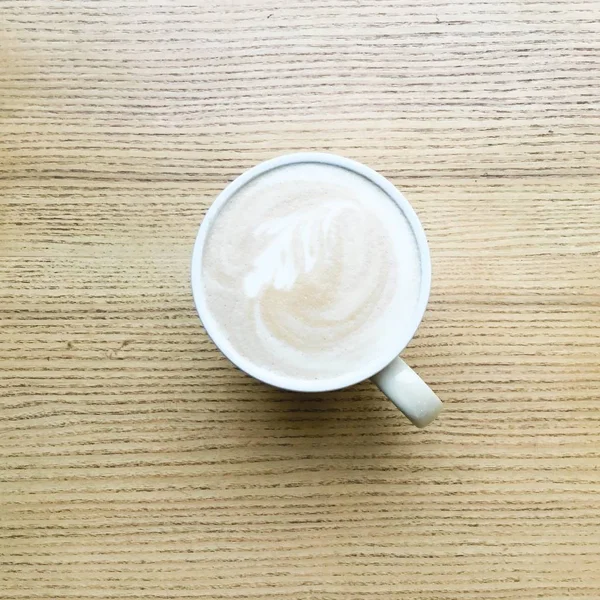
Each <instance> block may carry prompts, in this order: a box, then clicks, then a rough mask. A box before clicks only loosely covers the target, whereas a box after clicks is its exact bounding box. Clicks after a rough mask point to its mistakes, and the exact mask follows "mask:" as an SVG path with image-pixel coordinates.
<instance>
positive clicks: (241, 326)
mask: <svg viewBox="0 0 600 600" xmlns="http://www.w3.org/2000/svg"><path fill="white" fill-rule="evenodd" d="M420 272H421V268H420V262H419V252H418V247H417V244H416V240H415V237H414V234H413V232H412V230H411V228H410V225H409V223H408V221H407V219H406V218H405V216H404V214H403V213H402V211H401V210H400V208H399V207H398V206H397V205H396V204H395V202H394V201H393V200H391V199H390V198H389V196H388V195H387V194H386V193H385V192H384V191H383V190H382V189H381V188H379V187H378V186H377V185H375V184H374V183H372V182H371V181H369V180H368V179H366V178H364V177H362V176H361V175H358V174H356V173H354V172H352V171H349V170H347V169H344V168H341V167H336V166H331V165H325V164H319V163H307V164H295V165H288V166H283V167H279V168H276V169H273V170H271V171H268V172H266V173H264V174H263V175H260V176H258V177H257V178H255V179H254V180H252V181H251V182H250V183H248V184H246V185H245V186H244V187H242V188H241V189H240V190H239V191H238V192H237V193H236V194H235V195H234V196H233V197H232V198H230V199H229V201H228V202H227V203H226V204H225V206H224V207H223V208H222V210H221V212H220V214H219V215H218V216H217V218H216V219H215V220H214V222H213V225H212V227H211V229H210V230H209V232H208V235H207V239H206V244H205V247H204V253H203V261H202V285H203V286H204V293H205V297H206V305H207V308H208V310H209V311H210V313H211V315H212V317H213V318H214V320H215V322H216V323H217V324H218V327H219V328H220V334H221V335H223V336H224V337H226V338H227V339H228V340H229V342H230V344H231V346H232V348H233V349H234V350H235V351H236V352H237V353H239V354H240V355H241V356H243V357H244V358H245V359H247V360H249V361H250V362H252V363H253V364H255V365H256V366H258V367H259V368H262V369H265V370H267V371H269V372H272V373H277V374H278V375H280V376H283V377H289V378H294V379H301V380H302V379H305V380H306V379H308V380H314V379H321V378H334V377H337V376H341V375H344V374H347V373H349V372H352V371H353V370H356V369H357V368H364V367H366V366H367V364H368V363H369V362H370V361H373V362H375V361H377V360H378V357H380V356H381V353H382V352H384V353H385V352H389V349H390V348H396V347H397V340H398V336H400V335H402V333H403V329H404V328H405V327H409V326H411V323H412V322H413V319H412V316H413V313H414V311H415V310H416V307H417V303H418V297H419V290H420Z"/></svg>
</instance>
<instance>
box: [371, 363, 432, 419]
mask: <svg viewBox="0 0 600 600" xmlns="http://www.w3.org/2000/svg"><path fill="white" fill-rule="evenodd" d="M371 379H372V380H373V382H374V383H375V385H376V386H377V387H378V388H379V389H380V390H381V391H382V392H383V393H384V394H385V395H386V396H387V397H388V398H389V399H390V400H391V401H392V402H393V403H394V404H395V405H396V406H397V407H398V408H399V409H400V410H401V411H402V412H403V413H404V414H405V415H406V416H407V417H408V419H409V420H410V421H411V422H412V423H413V424H415V425H416V426H417V427H421V428H422V427H426V426H427V425H429V423H431V421H433V420H434V419H435V418H436V417H437V416H438V415H439V414H440V411H441V410H442V401H441V400H440V399H439V398H438V397H437V396H436V395H435V394H434V393H433V390H432V389H431V388H430V387H429V386H428V385H427V384H426V383H425V382H424V381H423V380H422V379H421V378H420V377H419V376H418V375H417V374H416V373H415V372H414V371H413V370H412V369H411V368H410V367H409V366H408V365H407V364H406V363H405V362H404V361H403V360H402V359H401V358H395V359H394V360H393V361H392V362H391V363H390V364H389V365H388V366H387V367H385V368H384V369H383V370H381V371H379V373H376V374H375V375H373V377H372V378H371Z"/></svg>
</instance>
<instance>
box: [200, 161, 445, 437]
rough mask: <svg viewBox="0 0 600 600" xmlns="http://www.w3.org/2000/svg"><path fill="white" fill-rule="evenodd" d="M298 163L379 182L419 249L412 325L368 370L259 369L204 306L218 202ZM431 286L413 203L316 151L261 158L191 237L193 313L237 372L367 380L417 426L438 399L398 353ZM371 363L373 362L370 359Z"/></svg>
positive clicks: (333, 381)
mask: <svg viewBox="0 0 600 600" xmlns="http://www.w3.org/2000/svg"><path fill="white" fill-rule="evenodd" d="M297 163H322V164H327V165H334V166H337V167H342V168H344V169H347V170H348V171H352V172H354V173H358V174H359V175H362V176H363V177H365V178H367V179H368V180H370V181H372V182H373V183H374V184H375V185H377V186H379V187H380V188H381V189H382V190H383V191H384V192H386V194H387V195H388V196H389V197H390V198H391V199H392V200H393V201H394V202H395V203H396V204H397V205H398V207H399V209H400V210H401V211H402V212H403V213H404V216H405V217H406V219H407V220H408V222H409V223H410V226H411V227H412V230H413V233H414V236H415V239H416V240H417V246H418V248H419V254H420V262H421V289H420V294H419V299H418V305H417V309H416V310H415V311H414V313H413V315H412V316H411V317H410V319H411V323H410V324H408V326H407V327H405V328H403V330H402V331H403V333H400V334H399V336H398V341H397V344H396V346H395V347H394V348H391V349H390V350H389V351H386V352H385V353H383V352H382V353H381V356H379V357H378V360H377V361H376V364H375V368H373V367H372V366H371V367H370V368H369V369H368V370H367V371H363V370H360V369H359V370H357V369H354V370H352V371H349V372H348V373H345V374H344V375H342V376H341V377H340V376H337V377H335V378H328V379H318V378H315V379H311V380H307V381H304V380H295V379H292V378H287V377H284V376H282V375H279V374H276V373H271V372H268V371H265V369H264V368H262V367H258V366H256V365H255V364H254V363H252V361H250V360H248V359H247V358H245V357H243V356H242V355H240V354H239V353H238V352H237V351H236V350H235V349H234V348H233V347H232V345H231V344H230V343H229V341H228V339H227V337H226V336H225V335H224V334H223V329H224V328H223V327H221V326H219V324H218V323H217V322H216V321H215V319H214V318H213V316H212V314H211V313H210V311H209V310H208V307H207V305H206V298H205V296H204V292H203V286H202V255H203V251H204V245H205V242H206V236H207V233H208V231H209V230H210V228H211V226H212V223H213V222H214V221H215V220H216V219H218V218H219V214H220V212H221V209H222V208H223V206H224V205H225V204H226V203H227V202H228V201H229V199H230V198H232V197H233V196H234V195H235V194H236V192H237V191H238V190H239V189H240V188H242V187H243V186H244V185H246V184H247V183H248V182H249V181H251V180H252V179H254V178H255V177H257V176H259V175H262V174H263V173H265V172H266V171H269V170H271V169H275V168H277V167H281V166H284V165H291V164H297ZM430 288H431V259H430V256H429V247H428V245H427V238H426V237H425V232H424V231H423V226H422V225H421V222H420V221H419V218H418V217H417V215H416V213H415V211H414V210H413V208H412V206H411V205H410V204H409V203H408V201H407V200H406V198H404V196H403V195H402V194H401V193H400V192H399V191H398V190H397V189H396V188H395V187H394V186H393V185H392V184H391V183H390V182H389V181H388V180H387V179H386V178H385V177H383V176H382V175H380V174H379V173H377V172H376V171H374V170H373V169H370V168H369V167H366V166H365V165H363V164H361V163H358V162H356V161H353V160H350V159H348V158H344V157H342V156H337V155H335V154H324V153H316V152H301V153H298V154H287V155H284V156H280V157H278V158H274V159H272V160H268V161H266V162H263V163H261V164H259V165H257V166H256V167H254V168H252V169H250V170H248V171H246V172H245V173H243V174H242V175H240V176H239V177H238V178H237V179H236V180H235V181H233V182H232V183H230V184H229V185H228V186H227V187H226V188H225V189H224V190H223V191H222V192H221V193H220V194H219V196H218V197H217V199H216V200H215V201H214V202H213V204H212V206H211V207H210V209H209V210H208V212H207V213H206V216H205V217H204V220H203V221H202V225H201V226H200V229H199V231H198V236H197V237H196V243H195V245H194V251H193V254H192V292H193V295H194V302H195V304H196V309H197V311H198V315H199V316H200V319H201V321H202V324H203V325H204V328H205V329H206V331H207V333H208V335H209V336H210V337H211V338H212V340H213V341H214V343H215V344H216V345H217V346H218V347H219V349H220V350H221V352H223V354H224V355H225V356H226V357H227V358H229V360H230V361H231V362H232V363H234V364H235V365H236V366H237V367H239V368H240V369H241V370H243V371H245V372H246V373H248V374H249V375H252V376H253V377H255V378H256V379H260V380H261V381H264V382H265V383H268V384H270V385H273V386H276V387H279V388H283V389H288V390H293V391H298V392H326V391H331V390H336V389H340V388H344V387H348V386H350V385H354V384H355V383H358V382H359V381H363V380H365V379H369V378H371V379H372V380H373V381H374V383H375V384H376V385H377V386H378V387H379V389H380V390H381V391H382V392H383V393H384V394H386V396H388V397H389V398H390V400H391V401H392V402H393V403H394V404H395V405H396V406H397V407H398V408H399V409H400V410H401V411H402V412H403V413H404V414H405V415H406V416H407V417H408V418H409V419H410V420H411V421H412V422H413V423H414V424H415V425H416V426H417V427H425V426H426V425H428V424H429V423H431V421H433V419H435V417H436V416H437V415H438V414H439V412H440V410H441V408H442V402H441V401H440V399H439V398H438V397H437V396H436V395H435V394H434V392H433V391H432V390H431V388H430V387H429V386H428V385H427V384H426V383H425V382H424V381H423V380H422V379H421V378H420V377H419V376H418V375H417V374H416V373H415V372H414V371H413V370H412V369H411V368H410V367H409V366H408V365H407V364H406V363H405V362H404V361H403V360H402V359H401V358H398V354H400V352H402V350H404V348H405V347H406V346H407V344H408V343H409V342H410V340H411V339H412V338H413V336H414V334H415V332H416V330H417V328H418V326H419V324H420V323H421V320H422V319H423V314H424V313H425V308H426V307H427V302H428V300H429V291H430ZM371 364H372V363H371Z"/></svg>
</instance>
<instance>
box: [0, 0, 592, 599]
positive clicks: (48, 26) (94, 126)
mask: <svg viewBox="0 0 600 600" xmlns="http://www.w3.org/2000/svg"><path fill="white" fill-rule="evenodd" d="M599 23H600V3H599V2H597V1H595V2H578V1H577V0H575V1H574V2H566V1H560V0H559V1H552V2H534V1H528V0H525V1H518V2H517V1H508V2H504V1H502V2H501V1H500V0H493V1H483V0H477V1H472V2H465V1H464V0H457V1H456V2H446V1H444V2H441V1H439V0H431V1H425V2H417V1H416V0H410V1H407V2H402V1H400V0H381V1H379V0H347V1H342V0H327V1H325V0H314V1H313V0H292V1H291V2H287V3H283V2H275V1H273V0H248V1H242V0H219V1H218V2H217V1H216V0H202V1H201V2H200V1H199V2H180V1H177V0H158V1H152V2H149V1H147V0H143V1H141V0H128V1H127V2H123V1H117V0H99V1H94V2H92V1H85V0H60V1H59V0H23V1H17V0H2V2H1V3H0V32H1V33H0V119H1V120H0V258H1V260H0V378H1V381H0V386H1V387H0V396H1V405H0V495H1V499H0V502H1V505H0V597H1V598H2V599H3V600H9V599H11V600H17V599H18V600H22V599H32V600H33V599H46V598H47V599H58V598H65V599H71V600H73V599H81V600H84V599H85V600H92V599H100V598H104V599H114V600H117V599H128V600H141V599H144V600H145V599H148V598H150V599H165V600H166V599H178V598H186V599H196V598H198V599H203V598H204V599H209V598H210V599H227V598H229V599H230V598H243V599H253V600H255V599H263V598H264V599H267V598H271V599H282V600H285V599H298V600H334V599H335V600H342V599H343V600H359V599H365V598H368V599H371V598H372V599H386V600H387V599H390V598H394V599H396V598H397V599H405V600H454V599H464V600H469V599H470V600H486V599H487V600H503V599H506V600H509V599H510V600H533V599H534V598H543V599H544V600H562V599H567V598H568V599H586V600H588V599H589V600H592V599H593V600H597V599H598V598H599V597H600V399H599V398H600V365H599V363H600V145H599V143H600V24H599ZM296 150H325V151H332V152H336V153H340V154H343V155H346V156H349V157H351V158H354V159H358V160H360V161H363V162H365V163H367V164H369V165H370V166H372V167H374V168H376V169H378V170H380V171H381V172H382V173H383V174H385V175H386V176H388V177H389V178H390V179H391V180H392V181H393V182H394V183H395V184H396V185H397V186H398V187H399V188H400V189H402V190H403V191H404V192H405V194H406V195H407V197H408V198H409V199H410V200H411V202H412V203H413V205H414V207H415V208H416V210H417V211H418V213H419V215H420V217H421V218H422V221H423V223H424V225H425V228H426V230H427V233H428V236H429V240H430V244H431V251H432V258H433V265H434V284H433V293H432V297H431V304H430V309H429V311H428V313H427V315H426V318H425V321H424V323H423V325H422V327H421V329H420V331H419V333H418V336H417V337H416V338H415V340H414V341H413V342H412V343H411V345H410V347H409V348H408V349H407V351H406V352H405V354H404V356H405V358H406V360H407V361H408V362H409V363H410V364H411V365H413V366H414V367H415V368H417V369H418V371H419V372H420V373H421V374H422V376H423V377H424V378H425V379H426V380H427V381H428V382H429V383H430V384H431V385H432V387H434V389H435V390H436V391H437V392H438V393H439V395H440V396H441V397H442V398H443V399H444V400H445V402H446V408H445V412H444V413H443V414H442V416H441V417H440V419H439V420H438V421H437V422H436V423H435V424H434V425H432V426H431V427H430V428H429V429H427V430H425V431H419V430H416V429H414V428H413V427H412V426H411V425H410V424H409V423H408V422H407V421H406V419H404V418H403V417H402V415H401V414H400V413H399V412H397V411H396V410H395V409H394V407H393V406H392V404H391V403H390V402H389V401H388V400H386V399H385V398H383V397H382V396H381V394H380V393H379V392H378V391H377V390H376V389H375V388H374V386H373V385H372V384H370V383H364V384H361V385H359V386H356V387H354V388H352V389H347V390H343V391H340V392H337V393H332V394H323V395H314V396H307V397H300V396H297V395H294V394H292V393H286V392H282V391H277V390H275V389H270V388H267V387H266V386H263V385H262V384H260V383H258V382H255V381H253V380H251V379H250V378H248V377H246V376H244V375H243V374H241V373H239V372H237V371H236V370H235V369H234V368H233V367H232V366H231V365H230V364H229V363H228V362H227V361H226V360H225V359H224V358H223V357H222V356H221V355H220V354H219V352H218V351H217V350H216V349H215V347H214V346H213V345H212V343H211V342H210V341H209V340H208V339H207V337H206V335H205V333H204V331H203V329H202V327H201V325H200V323H199V321H198V319H197V317H196V314H195V311H194V307H193V304H192V299H191V295H190V289H189V283H188V270H189V262H190V254H191V249H192V245H193V241H194V236H195V234H196V231H197V227H198V224H199V223H200V221H201V219H202V216H203V214H204V212H205V211H206V208H207V207H208V206H209V204H210V202H211V201H212V199H213V198H214V197H215V195H216V194H217V193H218V192H219V190H220V189H222V187H223V186H224V185H225V184H226V183H227V182H228V181H230V180H231V179H233V178H234V177H235V176H236V175H238V174H239V173H241V172H242V171H243V170H244V169H246V168H248V167H250V166H252V165H254V164H255V163H257V162H259V161H262V160H264V159H267V158H270V157H273V156H275V155H278V154H281V153H284V152H290V151H296Z"/></svg>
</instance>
